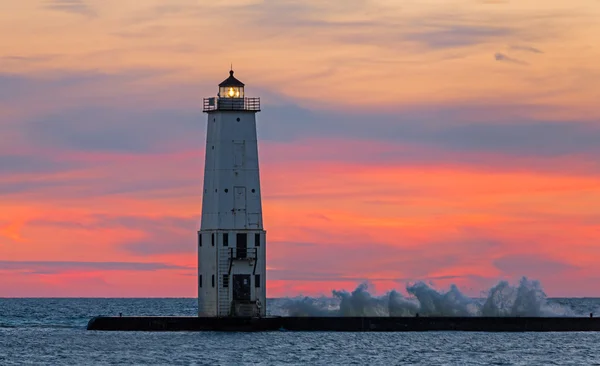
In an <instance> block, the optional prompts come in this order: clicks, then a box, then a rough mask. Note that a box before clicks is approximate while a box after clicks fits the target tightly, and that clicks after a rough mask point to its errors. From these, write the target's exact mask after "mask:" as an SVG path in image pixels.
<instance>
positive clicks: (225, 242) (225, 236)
mask: <svg viewBox="0 0 600 366" xmlns="http://www.w3.org/2000/svg"><path fill="white" fill-rule="evenodd" d="M223 246H224V247H228V246H229V234H227V233H223Z"/></svg>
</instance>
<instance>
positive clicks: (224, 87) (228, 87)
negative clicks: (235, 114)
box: [219, 70, 244, 98]
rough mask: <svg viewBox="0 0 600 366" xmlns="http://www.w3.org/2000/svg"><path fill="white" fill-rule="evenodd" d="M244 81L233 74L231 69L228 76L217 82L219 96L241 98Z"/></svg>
mask: <svg viewBox="0 0 600 366" xmlns="http://www.w3.org/2000/svg"><path fill="white" fill-rule="evenodd" d="M243 97H244V83H242V82H241V81H239V80H238V79H236V78H235V76H233V70H231V71H229V77H228V78H227V79H225V80H224V81H223V82H222V83H221V84H219V98H243Z"/></svg>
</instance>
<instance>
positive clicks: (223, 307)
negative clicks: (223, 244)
mask: <svg viewBox="0 0 600 366" xmlns="http://www.w3.org/2000/svg"><path fill="white" fill-rule="evenodd" d="M218 255H219V259H218V261H219V270H218V271H217V272H218V278H217V281H216V282H217V286H218V289H217V292H218V294H219V309H218V312H219V316H229V315H231V300H230V299H229V288H225V287H223V275H224V274H230V273H229V251H228V248H219V253H218ZM230 282H231V281H230Z"/></svg>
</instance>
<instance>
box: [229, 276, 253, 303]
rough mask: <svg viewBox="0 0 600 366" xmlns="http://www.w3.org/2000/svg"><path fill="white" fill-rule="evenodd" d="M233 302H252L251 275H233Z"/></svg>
mask: <svg viewBox="0 0 600 366" xmlns="http://www.w3.org/2000/svg"><path fill="white" fill-rule="evenodd" d="M233 300H234V301H250V275H233Z"/></svg>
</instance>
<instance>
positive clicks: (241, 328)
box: [87, 317, 600, 332]
mask: <svg viewBox="0 0 600 366" xmlns="http://www.w3.org/2000/svg"><path fill="white" fill-rule="evenodd" d="M87 329H88V330H99V331H168V332H176V331H188V332H190V331H191V332H193V331H229V332H259V331H278V330H280V331H284V330H285V331H321V332H369V331H370V332H421V331H471V332H600V318H585V317H577V318H575V317H569V318H566V317H561V318H543V317H526V318H525V317H414V318H412V317H411V318H409V317H266V318H241V317H225V318H215V317H210V318H208V317H206V318H205V317H95V318H92V319H91V320H90V321H89V323H88V326H87Z"/></svg>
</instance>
